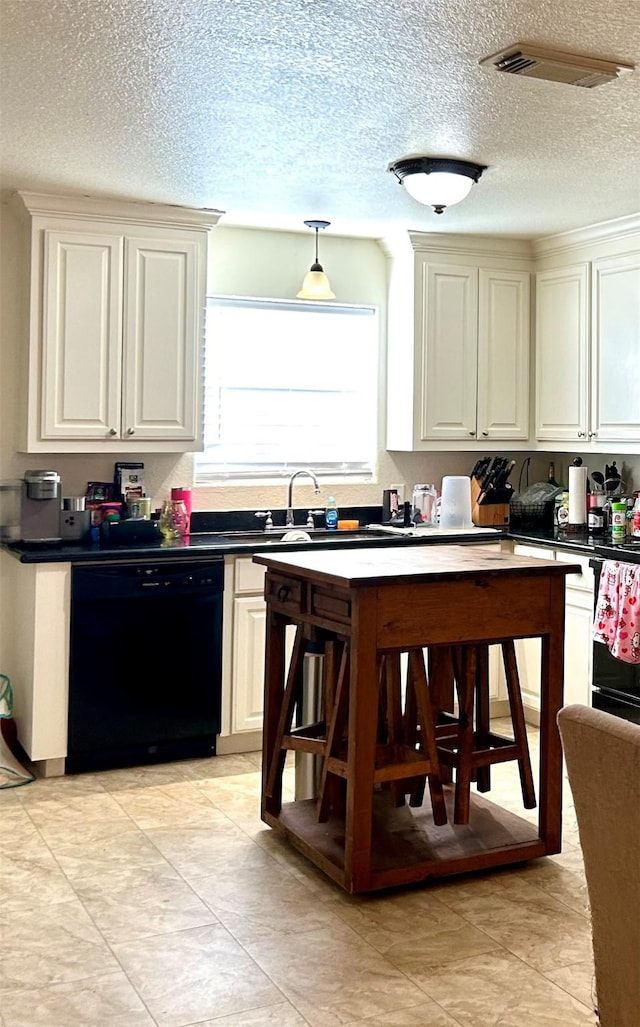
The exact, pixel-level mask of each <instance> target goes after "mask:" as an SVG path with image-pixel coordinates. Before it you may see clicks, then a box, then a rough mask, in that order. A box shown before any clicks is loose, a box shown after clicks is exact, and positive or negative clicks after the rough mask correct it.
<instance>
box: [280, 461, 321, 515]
mask: <svg viewBox="0 0 640 1027" xmlns="http://www.w3.org/2000/svg"><path fill="white" fill-rule="evenodd" d="M301 474H307V475H308V476H309V477H310V478H311V479H312V481H313V488H314V492H315V494H316V496H317V495H318V494H319V492H320V486H319V485H318V479H317V478H316V476H315V474H314V473H313V471H305V470H301V471H294V472H293V474H292V475H291V477H290V478H289V486H288V491H287V517H286V520H285V524H286V526H287V528H291V527H293V525H294V523H295V521H294V519H293V483H294V481H295V480H296V478H297V477H299V475H301Z"/></svg>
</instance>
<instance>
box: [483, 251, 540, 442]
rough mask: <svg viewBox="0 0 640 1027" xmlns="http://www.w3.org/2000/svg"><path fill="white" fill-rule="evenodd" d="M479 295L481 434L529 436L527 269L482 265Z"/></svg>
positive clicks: (502, 436)
mask: <svg viewBox="0 0 640 1027" xmlns="http://www.w3.org/2000/svg"><path fill="white" fill-rule="evenodd" d="M479 276H480V277H479V286H480V288H479V296H478V302H479V307H478V421H477V434H478V439H479V440H480V441H483V440H484V439H487V438H489V439H492V440H498V439H505V440H509V441H512V440H514V439H523V440H526V439H528V438H529V385H530V327H529V326H530V319H531V315H530V305H531V304H530V295H531V282H530V275H529V272H528V271H498V270H486V269H483V268H481V269H480V272H479Z"/></svg>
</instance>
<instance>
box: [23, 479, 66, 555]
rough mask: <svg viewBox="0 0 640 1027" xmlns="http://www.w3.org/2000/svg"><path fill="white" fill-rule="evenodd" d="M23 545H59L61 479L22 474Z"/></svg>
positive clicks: (60, 539)
mask: <svg viewBox="0 0 640 1027" xmlns="http://www.w3.org/2000/svg"><path fill="white" fill-rule="evenodd" d="M20 539H21V541H22V542H60V541H62V538H61V535H60V475H59V474H58V472H57V471H25V474H24V478H23V479H22V496H21V502H20Z"/></svg>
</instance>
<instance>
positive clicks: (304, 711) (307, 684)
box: [294, 641, 324, 800]
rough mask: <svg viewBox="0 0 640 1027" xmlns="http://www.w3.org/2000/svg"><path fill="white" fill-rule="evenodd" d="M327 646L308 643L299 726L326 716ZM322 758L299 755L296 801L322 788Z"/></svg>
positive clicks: (297, 758)
mask: <svg viewBox="0 0 640 1027" xmlns="http://www.w3.org/2000/svg"><path fill="white" fill-rule="evenodd" d="M323 669H324V645H323V644H322V642H314V641H310V642H307V648H306V652H305V654H304V660H303V664H302V702H301V703H298V706H297V709H296V727H306V726H307V725H308V724H315V723H317V721H319V720H320V719H321V718H322V673H323ZM320 774H321V760H320V757H319V756H314V755H313V754H312V753H309V752H298V751H296V754H295V789H294V794H295V798H296V800H300V799H316V798H317V797H318V791H319V787H320Z"/></svg>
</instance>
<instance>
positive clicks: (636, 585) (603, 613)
mask: <svg viewBox="0 0 640 1027" xmlns="http://www.w3.org/2000/svg"><path fill="white" fill-rule="evenodd" d="M593 637H594V639H595V640H596V642H604V644H605V645H606V646H607V648H608V649H609V651H610V653H611V655H612V656H615V658H616V659H617V660H623V661H624V662H625V663H640V564H632V563H618V561H617V560H605V561H604V564H603V566H602V573H601V574H600V589H599V591H598V602H597V604H596V614H595V618H594V622H593Z"/></svg>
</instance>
